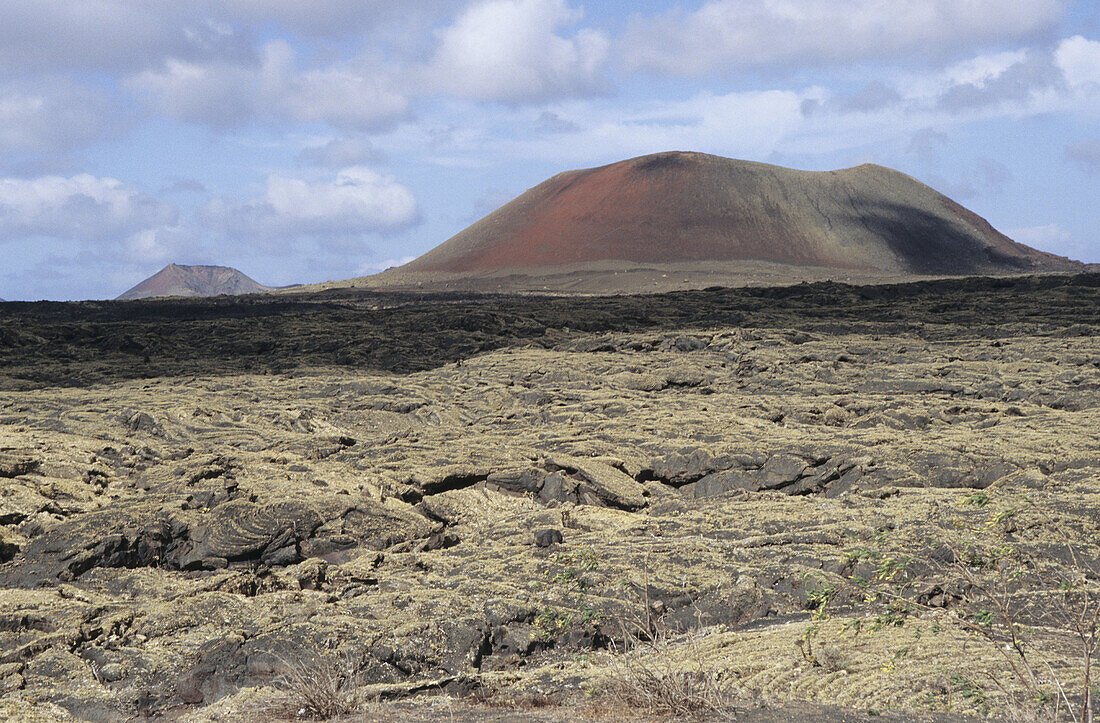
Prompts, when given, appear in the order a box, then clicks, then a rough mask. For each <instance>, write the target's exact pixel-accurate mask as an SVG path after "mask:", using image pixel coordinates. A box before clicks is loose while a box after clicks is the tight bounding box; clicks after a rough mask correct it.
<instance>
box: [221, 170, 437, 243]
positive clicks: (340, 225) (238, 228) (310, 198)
mask: <svg viewBox="0 0 1100 723" xmlns="http://www.w3.org/2000/svg"><path fill="white" fill-rule="evenodd" d="M200 219H201V220H202V221H203V222H204V223H205V224H206V225H209V226H214V227H216V228H220V229H221V230H223V231H225V232H226V233H228V234H229V235H230V236H234V237H245V238H249V239H252V240H258V241H261V242H266V241H280V242H286V241H291V240H293V239H295V238H302V237H311V238H316V239H318V240H320V241H321V242H331V243H341V242H343V241H344V240H346V239H347V238H348V237H354V236H361V235H363V234H376V233H377V234H381V233H388V232H393V231H397V230H400V229H403V228H407V227H408V226H411V225H413V224H415V223H416V222H417V221H419V219H420V215H419V211H418V209H417V203H416V197H415V196H414V195H413V192H412V191H411V190H409V188H407V187H406V186H404V185H402V184H400V183H398V182H397V181H396V180H395V179H394V178H393V177H391V176H383V175H381V174H379V173H377V172H375V171H372V170H370V169H369V168H363V167H353V168H346V169H344V170H342V171H340V172H339V173H338V174H337V175H336V178H335V180H332V181H321V182H313V183H311V182H310V181H307V180H304V179H301V178H293V177H289V176H284V175H280V174H272V175H270V176H268V178H267V185H266V190H265V192H264V195H263V196H262V197H261V198H257V199H253V200H251V201H247V202H245V203H234V202H231V201H227V200H225V199H216V200H214V201H212V202H210V203H209V204H208V205H207V206H206V207H205V208H204V209H203V211H202V212H201V213H200Z"/></svg>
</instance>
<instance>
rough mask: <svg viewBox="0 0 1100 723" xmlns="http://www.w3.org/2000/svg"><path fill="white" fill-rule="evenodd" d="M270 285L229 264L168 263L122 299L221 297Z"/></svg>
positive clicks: (267, 288)
mask: <svg viewBox="0 0 1100 723" xmlns="http://www.w3.org/2000/svg"><path fill="white" fill-rule="evenodd" d="M270 289H271V287H269V286H264V285H263V284H260V283H257V282H256V281H253V280H252V279H250V278H249V277H247V276H245V275H244V274H243V273H241V272H240V271H238V270H237V269H232V268H229V267H228V266H183V265H181V264H168V265H167V266H165V267H164V268H163V269H161V270H160V271H158V272H157V273H155V274H153V275H152V276H150V277H149V278H147V279H146V280H145V281H142V282H141V283H140V284H138V285H137V286H135V287H134V288H132V289H130V290H129V291H127V292H126V293H124V294H122V295H121V296H119V297H118V298H119V300H126V299H147V298H150V297H154V296H220V295H222V294H228V295H236V294H255V293H258V292H261V291H270Z"/></svg>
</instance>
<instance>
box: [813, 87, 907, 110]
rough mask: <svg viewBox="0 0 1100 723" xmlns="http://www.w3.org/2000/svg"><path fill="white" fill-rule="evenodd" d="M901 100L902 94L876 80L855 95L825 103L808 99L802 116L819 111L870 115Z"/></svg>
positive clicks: (829, 100) (840, 97)
mask: <svg viewBox="0 0 1100 723" xmlns="http://www.w3.org/2000/svg"><path fill="white" fill-rule="evenodd" d="M901 99H902V97H901V94H900V93H899V92H898V91H897V90H896V89H895V88H893V87H891V86H888V85H886V84H885V83H883V82H881V81H877V80H876V81H872V82H870V83H868V84H866V85H865V86H863V88H861V89H860V91H859V92H858V93H855V94H853V95H842V96H836V97H832V98H829V99H828V100H825V101H820V100H818V99H816V98H808V99H807V100H806V101H805V102H804V103H803V104H802V114H803V115H807V116H809V115H813V114H814V113H817V112H819V111H828V112H833V113H870V112H872V111H876V110H880V109H882V108H885V107H887V106H891V105H895V104H897V103H899V102H900V101H901Z"/></svg>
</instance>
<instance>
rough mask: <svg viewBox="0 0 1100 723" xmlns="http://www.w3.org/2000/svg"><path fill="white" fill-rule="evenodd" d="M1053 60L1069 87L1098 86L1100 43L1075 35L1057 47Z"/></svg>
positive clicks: (1099, 77)
mask: <svg viewBox="0 0 1100 723" xmlns="http://www.w3.org/2000/svg"><path fill="white" fill-rule="evenodd" d="M1054 58H1055V61H1056V62H1057V63H1058V67H1059V68H1061V69H1062V73H1064V74H1065V78H1066V82H1067V83H1069V85H1070V87H1072V88H1089V87H1093V88H1095V87H1097V86H1100V41H1096V40H1088V39H1086V38H1083V37H1081V36H1080V35H1076V36H1074V37H1072V38H1068V39H1066V40H1063V41H1062V42H1061V43H1060V44H1059V45H1058V49H1057V50H1056V51H1055V53H1054Z"/></svg>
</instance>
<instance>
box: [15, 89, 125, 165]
mask: <svg viewBox="0 0 1100 723" xmlns="http://www.w3.org/2000/svg"><path fill="white" fill-rule="evenodd" d="M120 125H122V124H121V123H120V122H119V121H118V113H117V110H116V109H115V108H113V107H112V106H111V104H110V103H109V102H108V101H107V100H106V99H105V98H104V97H103V95H102V94H100V93H93V92H92V91H90V90H88V89H85V88H81V87H79V86H76V85H73V84H71V83H66V82H63V81H52V82H50V81H42V82H38V83H35V84H33V85H31V84H26V83H17V84H8V85H6V86H0V154H8V155H13V154H27V153H31V154H50V155H59V154H64V153H68V152H70V151H72V150H74V149H77V148H80V147H82V146H85V145H87V144H89V143H91V142H93V141H95V140H98V139H100V138H104V137H108V136H110V135H112V134H113V133H114V132H116V131H117V130H118V129H119V127H120Z"/></svg>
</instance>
